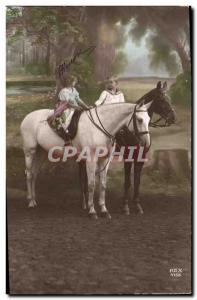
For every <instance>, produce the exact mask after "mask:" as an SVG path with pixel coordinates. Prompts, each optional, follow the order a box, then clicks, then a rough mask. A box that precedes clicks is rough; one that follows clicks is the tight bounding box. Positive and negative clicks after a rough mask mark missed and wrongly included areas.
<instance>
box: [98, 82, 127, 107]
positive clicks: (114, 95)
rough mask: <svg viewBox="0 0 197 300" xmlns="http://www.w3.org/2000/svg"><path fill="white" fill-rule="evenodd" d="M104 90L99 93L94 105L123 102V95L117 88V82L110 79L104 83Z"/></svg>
mask: <svg viewBox="0 0 197 300" xmlns="http://www.w3.org/2000/svg"><path fill="white" fill-rule="evenodd" d="M105 83H106V84H105V90H104V91H103V92H102V93H101V95H100V97H99V99H98V100H97V101H96V102H95V105H96V106H98V105H103V104H112V103H121V102H125V99H124V94H123V93H122V92H121V91H120V90H119V88H118V80H117V79H116V78H114V77H111V78H109V79H107V80H106V81H105Z"/></svg>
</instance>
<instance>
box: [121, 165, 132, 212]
mask: <svg viewBox="0 0 197 300" xmlns="http://www.w3.org/2000/svg"><path fill="white" fill-rule="evenodd" d="M131 166H132V162H124V200H123V211H124V212H125V214H126V215H129V214H130V210H129V199H130V197H131V191H130V187H131Z"/></svg>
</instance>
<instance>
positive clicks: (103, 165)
mask: <svg viewBox="0 0 197 300" xmlns="http://www.w3.org/2000/svg"><path fill="white" fill-rule="evenodd" d="M98 165H99V170H101V172H100V173H99V175H100V176H99V179H100V180H99V205H100V207H101V215H102V217H106V218H109V219H111V216H110V214H109V212H108V210H107V208H106V205H105V191H106V183H107V171H108V167H109V164H108V158H107V159H100V160H99V163H98Z"/></svg>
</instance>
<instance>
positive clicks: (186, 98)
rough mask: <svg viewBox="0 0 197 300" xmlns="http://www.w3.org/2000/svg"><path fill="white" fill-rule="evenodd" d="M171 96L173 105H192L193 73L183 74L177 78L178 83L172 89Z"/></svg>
mask: <svg viewBox="0 0 197 300" xmlns="http://www.w3.org/2000/svg"><path fill="white" fill-rule="evenodd" d="M170 96H171V99H172V102H173V103H177V104H182V105H190V104H191V73H190V72H187V73H182V74H180V75H178V76H177V78H176V82H175V83H174V84H173V85H172V86H171V88H170Z"/></svg>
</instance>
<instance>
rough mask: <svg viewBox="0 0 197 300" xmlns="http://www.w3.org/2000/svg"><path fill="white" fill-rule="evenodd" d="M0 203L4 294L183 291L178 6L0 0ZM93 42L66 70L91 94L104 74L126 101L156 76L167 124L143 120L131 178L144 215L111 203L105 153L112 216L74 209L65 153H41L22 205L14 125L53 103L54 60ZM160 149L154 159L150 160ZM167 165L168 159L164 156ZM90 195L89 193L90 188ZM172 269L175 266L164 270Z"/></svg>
mask: <svg viewBox="0 0 197 300" xmlns="http://www.w3.org/2000/svg"><path fill="white" fill-rule="evenodd" d="M6 16H7V32H6V36H7V45H6V46H7V47H6V52H7V82H6V87H7V101H6V112H7V206H8V258H9V270H7V271H9V283H10V293H11V294H134V293H148V294H150V293H190V292H191V181H190V180H191V179H190V171H191V60H190V40H189V39H190V26H189V9H188V8H187V7H132V6H131V7H60V6H59V7H56V6H54V7H36V6H34V7H33V6H32V7H27V6H26V7H14V6H13V7H7V10H6ZM90 45H93V46H96V48H95V51H94V52H92V53H91V55H82V56H80V57H79V58H78V60H77V62H76V63H75V64H73V65H72V67H71V70H70V72H72V73H73V74H75V75H76V76H77V77H78V79H79V83H78V87H77V89H78V90H79V93H80V96H81V98H82V99H83V100H84V101H85V102H86V103H88V104H94V102H95V101H96V100H97V99H98V97H99V94H100V92H101V91H102V88H103V86H102V81H103V80H104V79H105V78H106V77H107V76H109V75H116V76H118V77H119V80H120V81H119V85H120V89H121V90H122V91H123V92H124V94H125V98H126V101H130V102H134V101H136V100H137V99H139V98H140V97H141V96H142V95H144V94H145V93H146V92H148V91H150V90H151V89H153V88H154V87H156V84H157V82H158V81H159V80H161V81H162V82H164V81H167V83H168V86H169V91H168V93H169V95H170V97H171V101H172V105H173V107H174V109H175V111H176V115H177V122H176V124H175V125H172V126H171V127H167V128H160V129H152V128H151V135H152V146H151V151H150V153H149V162H148V163H147V165H145V168H144V170H143V175H142V183H141V199H142V204H143V207H144V211H145V213H144V215H143V216H139V215H136V214H135V213H134V212H132V213H131V215H130V216H125V215H124V214H123V213H122V198H123V184H124V177H123V164H120V163H112V164H111V166H110V171H109V174H108V175H109V176H108V186H107V206H108V208H109V210H110V212H111V214H112V220H111V221H109V220H108V221H107V220H104V219H101V218H100V219H98V220H97V221H96V222H92V221H91V220H89V219H88V218H87V216H86V213H85V212H83V211H82V210H81V208H80V193H79V183H78V169H77V165H76V164H75V163H74V162H73V161H69V162H67V163H58V164H53V163H49V162H48V161H46V162H45V163H44V164H43V165H42V168H41V170H40V174H39V179H38V182H37V187H36V189H37V196H38V207H36V208H34V209H28V208H27V200H26V192H25V191H26V184H25V173H24V170H25V165H24V157H23V151H22V143H21V142H22V141H21V137H20V131H19V127H20V123H21V121H22V119H23V118H24V117H25V115H26V114H28V113H29V112H31V111H33V110H36V109H41V108H54V105H55V100H54V91H55V79H54V70H55V67H56V66H57V65H58V64H60V63H62V62H64V61H65V62H69V60H70V59H71V57H72V55H73V54H74V52H75V51H76V49H79V48H81V49H85V48H87V47H89V46H90ZM156 153H159V159H160V163H159V167H157V168H156V167H155V165H154V158H155V155H156ZM174 158H176V159H175V160H174V163H172V160H173V159H174ZM96 197H97V195H96ZM171 269H182V273H181V276H180V277H172V276H171V271H170V270H171Z"/></svg>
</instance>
